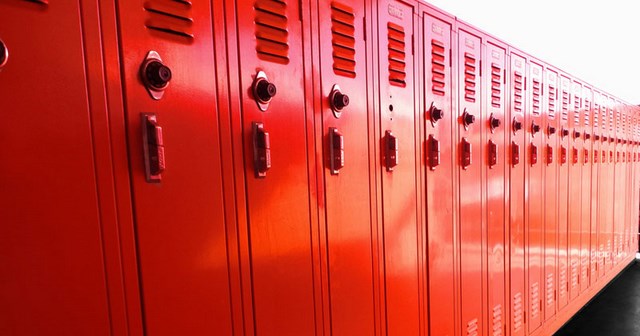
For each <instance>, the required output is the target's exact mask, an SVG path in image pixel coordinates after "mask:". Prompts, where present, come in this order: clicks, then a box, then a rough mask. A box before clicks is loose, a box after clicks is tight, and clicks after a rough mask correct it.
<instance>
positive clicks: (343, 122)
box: [312, 0, 375, 335]
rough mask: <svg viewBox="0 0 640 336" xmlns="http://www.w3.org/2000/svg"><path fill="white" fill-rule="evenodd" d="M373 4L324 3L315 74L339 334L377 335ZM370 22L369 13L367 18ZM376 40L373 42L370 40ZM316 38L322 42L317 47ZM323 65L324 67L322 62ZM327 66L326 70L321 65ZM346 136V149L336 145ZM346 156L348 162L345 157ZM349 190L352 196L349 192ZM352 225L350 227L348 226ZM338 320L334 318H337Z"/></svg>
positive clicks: (329, 310) (329, 309)
mask: <svg viewBox="0 0 640 336" xmlns="http://www.w3.org/2000/svg"><path fill="white" fill-rule="evenodd" d="M368 3H369V2H368V1H354V2H338V1H328V0H320V1H318V3H317V6H318V7H317V11H315V10H314V11H312V13H317V15H318V17H317V21H318V25H317V27H318V31H317V34H313V38H314V39H317V41H316V42H315V43H317V44H319V48H317V50H318V55H317V56H314V60H318V61H317V63H316V62H314V63H313V66H314V73H316V72H318V73H319V76H318V77H319V82H320V88H319V90H320V93H319V94H317V97H316V98H315V99H314V104H316V106H315V108H316V109H318V110H319V112H318V113H316V114H315V116H316V117H315V118H316V122H317V123H318V124H319V125H322V127H321V128H320V127H319V129H320V130H321V133H320V134H317V135H316V142H317V145H316V148H317V150H318V152H317V153H316V156H317V157H318V158H322V159H321V160H318V162H317V165H318V166H319V169H320V171H319V173H318V176H319V177H322V180H321V181H322V182H321V185H322V187H321V188H322V189H321V190H322V191H321V192H320V193H319V195H322V196H321V197H319V200H318V201H319V204H321V209H324V210H323V211H322V212H321V214H320V215H321V217H324V220H323V221H321V223H323V222H324V223H326V224H324V225H322V230H321V232H322V233H321V237H322V238H321V242H322V243H321V246H322V255H323V256H326V257H323V258H327V261H326V262H325V264H324V265H323V272H324V273H325V275H324V278H323V282H324V283H325V285H324V287H326V288H327V289H326V290H325V292H326V293H325V294H324V295H325V299H324V301H325V305H324V306H325V330H326V332H327V333H329V332H331V333H333V334H335V335H351V334H354V333H357V332H362V333H365V334H373V333H374V330H375V329H374V328H375V323H374V315H375V314H374V271H373V268H372V267H373V260H374V258H373V250H372V249H373V244H375V239H374V237H375V235H372V233H373V231H372V230H373V228H374V226H373V225H372V209H371V205H372V204H373V203H372V202H373V199H372V195H373V194H374V189H372V188H370V187H369V186H370V185H371V181H372V178H373V172H372V171H371V168H370V167H371V156H370V155H368V153H370V150H369V148H372V147H373V146H372V145H373V143H372V142H370V138H369V137H370V135H369V134H370V132H372V131H373V130H372V129H371V130H370V129H369V125H371V124H372V117H373V116H372V115H371V114H370V113H368V111H369V110H370V107H369V104H370V102H369V100H368V97H367V92H368V83H370V82H371V79H370V76H371V74H370V69H368V67H367V62H368V61H369V60H368V59H369V58H370V56H369V53H370V49H371V47H370V46H369V44H368V43H367V42H368V41H367V40H366V39H365V36H364V35H365V31H367V30H368V29H370V28H369V27H364V26H363V25H364V24H365V17H367V16H368V15H367V13H369V10H370V8H369V7H368V6H369V5H368ZM367 20H369V18H367ZM369 41H370V39H369ZM315 43H314V44H315ZM316 64H319V65H316ZM315 67H319V69H317V70H316V69H315ZM341 141H343V143H344V145H343V148H342V149H337V150H336V148H335V146H336V145H337V144H339V143H340V142H341ZM342 160H344V162H343V163H344V164H343V163H342V162H341V161H342ZM345 195H349V200H348V201H345V198H344V196H345ZM347 224H348V225H347ZM329 317H330V320H329Z"/></svg>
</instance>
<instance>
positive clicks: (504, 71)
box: [502, 69, 507, 85]
mask: <svg viewBox="0 0 640 336" xmlns="http://www.w3.org/2000/svg"><path fill="white" fill-rule="evenodd" d="M502 84H505V85H506V84H507V69H504V70H502Z"/></svg>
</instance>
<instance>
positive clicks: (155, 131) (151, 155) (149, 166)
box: [141, 113, 165, 183]
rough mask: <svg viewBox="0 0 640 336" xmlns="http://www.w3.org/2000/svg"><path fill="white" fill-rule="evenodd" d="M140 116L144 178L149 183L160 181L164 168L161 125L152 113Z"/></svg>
mask: <svg viewBox="0 0 640 336" xmlns="http://www.w3.org/2000/svg"><path fill="white" fill-rule="evenodd" d="M141 117H142V146H143V151H144V167H145V175H146V180H147V182H149V183H160V181H161V180H162V172H164V169H165V158H164V140H163V138H162V127H160V126H159V125H158V123H157V117H156V115H155V114H153V113H142V115H141Z"/></svg>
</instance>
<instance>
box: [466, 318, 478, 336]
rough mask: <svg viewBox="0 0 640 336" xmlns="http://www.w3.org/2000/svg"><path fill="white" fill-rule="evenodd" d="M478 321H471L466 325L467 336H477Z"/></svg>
mask: <svg viewBox="0 0 640 336" xmlns="http://www.w3.org/2000/svg"><path fill="white" fill-rule="evenodd" d="M478 331H479V328H478V319H477V318H476V319H473V320H471V321H469V322H468V323H467V336H478Z"/></svg>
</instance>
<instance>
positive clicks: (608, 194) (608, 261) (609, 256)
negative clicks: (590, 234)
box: [603, 97, 615, 272]
mask: <svg viewBox="0 0 640 336" xmlns="http://www.w3.org/2000/svg"><path fill="white" fill-rule="evenodd" d="M605 99H606V100H605V102H606V120H607V125H606V128H607V136H606V139H605V142H606V146H605V152H604V153H603V154H604V156H605V158H606V161H607V163H606V165H605V170H606V174H605V181H604V182H605V185H606V190H605V191H604V192H603V197H604V199H605V200H607V201H605V202H603V203H605V207H604V208H605V211H604V213H603V215H604V216H605V219H604V221H605V228H606V229H605V231H604V235H605V241H606V244H605V270H606V272H608V271H609V270H610V269H611V268H612V267H613V211H614V209H613V207H614V204H613V200H614V194H613V193H614V182H615V181H614V167H615V166H614V152H613V149H614V147H613V142H614V135H615V133H614V128H613V126H614V123H613V118H614V114H613V102H612V100H611V98H610V97H606V98H605Z"/></svg>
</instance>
